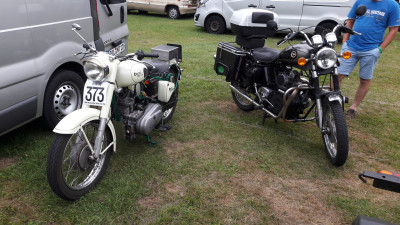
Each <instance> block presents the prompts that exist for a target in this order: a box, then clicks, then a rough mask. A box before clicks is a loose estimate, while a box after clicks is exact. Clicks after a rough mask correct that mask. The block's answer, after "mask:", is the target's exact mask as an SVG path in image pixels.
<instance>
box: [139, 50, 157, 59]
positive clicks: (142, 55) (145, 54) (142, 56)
mask: <svg viewBox="0 0 400 225" xmlns="http://www.w3.org/2000/svg"><path fill="white" fill-rule="evenodd" d="M135 54H136V55H137V59H138V60H142V59H143V58H146V57H147V58H158V57H159V55H158V54H156V53H144V52H143V51H137V52H136V53H135Z"/></svg>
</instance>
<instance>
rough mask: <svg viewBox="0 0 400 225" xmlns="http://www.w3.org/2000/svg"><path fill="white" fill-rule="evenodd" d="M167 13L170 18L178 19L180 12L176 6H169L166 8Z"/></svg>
mask: <svg viewBox="0 0 400 225" xmlns="http://www.w3.org/2000/svg"><path fill="white" fill-rule="evenodd" d="M167 13H168V17H169V18H170V19H179V17H180V16H181V13H180V12H179V9H178V7H176V6H169V7H168V9H167Z"/></svg>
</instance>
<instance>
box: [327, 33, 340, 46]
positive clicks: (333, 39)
mask: <svg viewBox="0 0 400 225" xmlns="http://www.w3.org/2000/svg"><path fill="white" fill-rule="evenodd" d="M325 40H326V42H328V43H329V44H331V46H332V47H333V46H335V44H336V41H337V38H336V34H335V33H333V32H330V33H327V34H326V35H325Z"/></svg>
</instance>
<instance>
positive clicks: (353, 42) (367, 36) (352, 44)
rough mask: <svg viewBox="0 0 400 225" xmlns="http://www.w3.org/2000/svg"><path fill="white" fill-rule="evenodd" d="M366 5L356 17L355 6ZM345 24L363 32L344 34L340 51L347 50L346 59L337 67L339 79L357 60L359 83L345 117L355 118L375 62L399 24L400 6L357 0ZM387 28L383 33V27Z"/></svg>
mask: <svg viewBox="0 0 400 225" xmlns="http://www.w3.org/2000/svg"><path fill="white" fill-rule="evenodd" d="M360 5H365V6H366V7H367V12H366V13H365V14H364V15H363V16H361V17H360V18H358V19H357V20H355V19H356V14H355V11H356V9H357V7H358V6H360ZM347 16H348V17H349V20H348V21H347V24H346V25H347V26H348V27H349V28H352V29H353V30H354V31H356V32H358V33H361V34H362V35H352V36H351V37H350V35H349V34H344V35H343V46H342V52H344V51H350V52H351V54H352V56H351V58H350V59H348V60H341V65H340V66H339V68H338V72H339V82H340V84H341V82H342V80H343V78H344V77H345V76H349V75H350V73H351V72H352V71H353V69H354V67H355V66H356V64H357V63H358V62H359V63H360V71H359V76H360V83H359V85H358V88H357V92H356V96H355V97H354V101H353V104H352V105H351V106H350V109H349V110H348V111H347V113H346V115H347V117H350V118H354V116H355V115H356V112H357V107H358V105H359V104H360V103H361V101H362V100H363V99H364V97H365V96H366V95H367V93H368V90H369V86H370V84H371V79H372V77H373V73H374V69H375V66H376V63H377V62H378V59H379V57H380V55H381V54H382V52H383V51H384V50H385V48H386V47H387V46H388V45H389V44H390V43H391V42H392V40H393V39H394V38H395V36H396V34H397V31H398V27H399V26H400V10H399V5H398V3H397V2H395V0H357V1H356V2H355V3H354V5H353V7H352V8H351V10H350V12H349V14H348V15H347ZM386 28H389V32H388V33H387V34H386V36H385V30H386Z"/></svg>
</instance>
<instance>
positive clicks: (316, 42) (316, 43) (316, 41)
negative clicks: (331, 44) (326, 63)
mask: <svg viewBox="0 0 400 225" xmlns="http://www.w3.org/2000/svg"><path fill="white" fill-rule="evenodd" d="M311 39H312V44H313V47H314V48H319V47H321V46H322V44H323V43H324V41H323V40H322V36H321V35H319V34H317V35H314V36H312V37H311Z"/></svg>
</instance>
